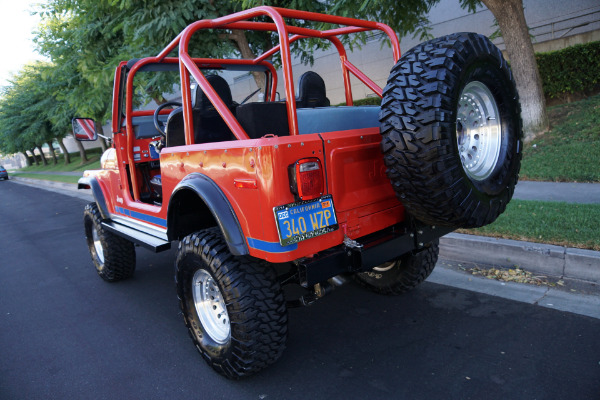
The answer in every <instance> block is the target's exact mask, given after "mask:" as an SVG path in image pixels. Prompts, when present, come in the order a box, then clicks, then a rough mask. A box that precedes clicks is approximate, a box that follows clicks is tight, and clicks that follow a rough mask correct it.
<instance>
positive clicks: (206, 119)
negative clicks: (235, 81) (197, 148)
mask: <svg viewBox="0 0 600 400" xmlns="http://www.w3.org/2000/svg"><path fill="white" fill-rule="evenodd" d="M206 79H207V80H208V83H210V85H211V86H212V87H213V88H214V90H215V91H216V92H217V94H218V95H219V96H220V97H221V100H223V102H224V103H225V105H226V106H227V107H228V108H229V109H230V110H231V111H232V112H233V111H234V110H235V105H234V102H233V98H232V96H231V89H230V88H229V85H228V84H227V81H226V80H225V79H223V78H222V77H220V76H218V75H208V76H206ZM192 115H193V118H194V141H195V143H211V142H222V141H225V140H233V139H234V138H235V137H234V135H233V133H232V132H231V129H229V127H228V126H227V124H226V123H225V121H224V120H223V118H221V115H220V114H219V112H218V111H217V110H216V109H215V107H214V106H213V105H212V103H211V102H210V100H209V99H208V97H207V96H206V94H205V93H204V92H203V91H202V90H201V89H200V87H198V89H196V96H195V97H194V99H193V101H192ZM165 132H166V133H167V138H166V141H167V143H166V145H167V147H172V146H182V145H184V144H185V133H184V123H183V107H178V108H176V109H175V110H173V111H172V112H171V113H170V114H169V117H168V119H167V125H166V129H165Z"/></svg>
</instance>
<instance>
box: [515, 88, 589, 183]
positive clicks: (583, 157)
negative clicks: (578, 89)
mask: <svg viewBox="0 0 600 400" xmlns="http://www.w3.org/2000/svg"><path fill="white" fill-rule="evenodd" d="M548 116H549V118H550V128H551V131H550V132H548V133H546V134H544V135H543V136H541V137H540V138H539V139H536V140H534V141H533V142H531V143H529V144H527V145H526V146H525V148H524V150H523V161H522V164H521V179H526V180H540V181H557V182H600V95H596V96H592V97H589V98H587V99H585V100H581V101H577V102H573V103H569V104H561V105H558V106H554V107H550V108H548Z"/></svg>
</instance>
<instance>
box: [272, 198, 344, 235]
mask: <svg viewBox="0 0 600 400" xmlns="http://www.w3.org/2000/svg"><path fill="white" fill-rule="evenodd" d="M273 212H274V213H275V221H277V231H278V233H279V243H281V245H282V246H287V245H290V244H294V243H298V242H301V241H303V240H306V239H310V238H313V237H316V236H320V235H324V234H326V233H329V232H333V231H335V230H336V229H338V223H337V219H336V217H335V209H334V208H333V200H332V198H331V195H327V196H323V197H321V198H319V199H317V200H309V201H302V202H298V203H292V204H286V205H284V206H278V207H274V208H273Z"/></svg>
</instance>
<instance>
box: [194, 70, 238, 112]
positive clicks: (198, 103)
mask: <svg viewBox="0 0 600 400" xmlns="http://www.w3.org/2000/svg"><path fill="white" fill-rule="evenodd" d="M206 80H208V83H210V85H211V86H212V87H213V89H215V92H217V94H218V95H219V96H220V97H221V100H223V102H224V103H225V105H226V106H227V107H230V106H231V105H232V104H233V98H232V96H231V89H229V85H228V84H227V81H226V80H225V79H223V77H221V76H219V75H207V76H206ZM193 108H194V109H195V110H200V111H201V112H209V111H216V110H215V107H214V106H213V105H212V103H211V102H210V100H209V99H208V97H207V96H206V94H205V93H204V92H203V91H202V89H200V85H198V89H196V99H195V102H194V104H193Z"/></svg>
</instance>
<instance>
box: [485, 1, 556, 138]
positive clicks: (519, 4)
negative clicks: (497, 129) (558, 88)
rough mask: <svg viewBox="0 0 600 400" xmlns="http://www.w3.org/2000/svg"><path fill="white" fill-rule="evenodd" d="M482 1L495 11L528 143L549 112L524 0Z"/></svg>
mask: <svg viewBox="0 0 600 400" xmlns="http://www.w3.org/2000/svg"><path fill="white" fill-rule="evenodd" d="M482 2H483V4H485V5H486V7H487V8H488V9H489V10H490V11H491V12H492V14H494V17H496V20H497V21H498V26H499V27H500V31H501V32H502V37H503V38H504V43H505V45H506V52H507V54H508V58H509V61H510V66H511V68H512V70H513V74H514V76H515V82H516V83H517V90H518V91H519V97H520V100H521V109H522V112H521V115H522V117H523V130H524V132H525V142H530V141H531V140H533V139H534V138H535V137H536V136H539V135H542V134H544V133H545V132H547V131H548V115H547V114H546V100H545V99H544V91H543V89H542V80H541V79H540V74H539V71H538V67H537V63H536V61H535V53H534V51H533V44H532V43H531V38H530V36H529V30H528V28H527V22H526V21H525V13H524V12H523V0H482Z"/></svg>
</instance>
